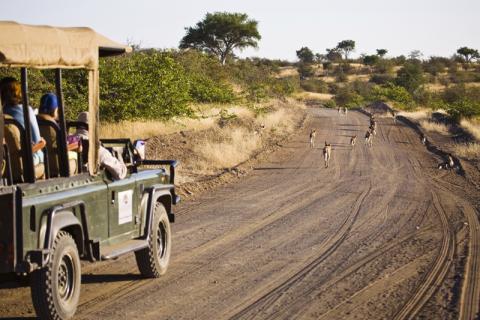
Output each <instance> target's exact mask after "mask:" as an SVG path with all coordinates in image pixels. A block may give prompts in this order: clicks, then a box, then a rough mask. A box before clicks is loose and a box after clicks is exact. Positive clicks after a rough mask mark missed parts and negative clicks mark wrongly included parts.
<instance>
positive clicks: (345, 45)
mask: <svg viewBox="0 0 480 320" xmlns="http://www.w3.org/2000/svg"><path fill="white" fill-rule="evenodd" d="M337 49H338V51H340V52H342V53H343V55H344V56H345V60H348V55H349V54H350V52H352V51H353V50H355V41H353V40H342V41H340V42H339V43H338V44H337Z"/></svg>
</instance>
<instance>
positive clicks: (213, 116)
mask: <svg viewBox="0 0 480 320" xmlns="http://www.w3.org/2000/svg"><path fill="white" fill-rule="evenodd" d="M194 110H196V116H197V117H196V118H174V119H171V120H170V121H122V122H119V123H102V124H101V126H100V138H125V137H129V138H130V139H132V140H134V139H141V138H143V139H146V138H150V137H153V136H158V135H164V134H171V133H175V132H180V131H182V130H193V131H200V130H206V129H209V128H212V127H214V126H215V125H216V122H217V120H218V118H219V117H220V113H221V111H222V110H226V111H227V113H228V114H234V115H236V116H237V117H239V118H247V119H248V118H253V117H254V113H253V112H252V111H251V110H250V109H248V108H246V107H243V106H236V105H233V106H218V105H212V104H204V105H196V106H194Z"/></svg>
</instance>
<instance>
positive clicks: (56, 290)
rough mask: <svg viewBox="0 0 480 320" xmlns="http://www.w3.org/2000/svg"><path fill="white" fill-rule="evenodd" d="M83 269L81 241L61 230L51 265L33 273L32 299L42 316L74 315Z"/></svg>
mask: <svg viewBox="0 0 480 320" xmlns="http://www.w3.org/2000/svg"><path fill="white" fill-rule="evenodd" d="M80 284H81V270H80V257H79V255H78V250H77V245H76V244H75V241H74V240H73V238H72V236H71V235H70V234H69V233H68V232H65V231H60V232H59V233H58V234H57V236H56V238H55V242H54V243H53V250H52V255H51V257H50V261H49V262H48V264H47V266H46V267H45V268H43V269H40V270H36V271H34V272H33V273H32V275H31V285H30V286H31V292H32V301H33V306H34V307H35V311H36V313H37V315H38V317H39V318H40V319H54V320H58V319H62V320H63V319H70V318H72V317H73V315H74V314H75V311H76V310H77V304H78V300H79V298H80Z"/></svg>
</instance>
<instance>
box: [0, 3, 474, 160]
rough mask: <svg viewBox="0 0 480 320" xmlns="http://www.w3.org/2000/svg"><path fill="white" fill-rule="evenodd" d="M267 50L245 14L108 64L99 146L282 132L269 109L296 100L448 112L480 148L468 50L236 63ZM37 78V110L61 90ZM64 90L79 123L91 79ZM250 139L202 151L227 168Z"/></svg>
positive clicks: (350, 48) (440, 128) (285, 118)
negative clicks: (229, 126) (238, 121)
mask: <svg viewBox="0 0 480 320" xmlns="http://www.w3.org/2000/svg"><path fill="white" fill-rule="evenodd" d="M259 40H261V35H260V33H259V31H258V22H257V21H256V20H254V19H251V18H250V17H248V16H247V15H246V14H242V13H227V12H215V13H208V14H206V15H205V16H204V17H203V18H202V19H201V20H200V21H198V22H197V23H196V24H194V25H193V26H190V27H187V28H185V36H184V37H183V38H182V39H179V49H168V50H164V49H144V48H141V46H140V45H133V46H132V47H133V48H134V52H133V53H131V54H128V55H123V56H119V57H115V58H110V59H105V60H103V59H101V61H100V76H101V77H100V78H101V85H100V88H101V91H100V119H101V120H102V127H101V136H102V137H118V136H130V137H131V138H148V137H153V136H156V135H162V134H163V135H165V134H172V133H175V132H180V131H185V130H190V131H202V130H203V131H205V130H210V129H211V128H212V127H214V126H215V125H217V122H218V121H217V120H218V119H224V120H225V119H226V118H228V116H229V115H231V116H232V117H238V115H237V114H236V113H235V112H234V111H232V110H234V109H237V110H244V111H242V112H245V110H247V111H248V112H249V114H250V115H251V116H252V117H253V119H257V120H258V119H260V118H261V117H262V116H267V115H268V114H269V113H270V112H276V117H279V118H282V119H281V122H282V123H284V122H289V121H290V120H289V119H291V118H292V114H293V113H292V112H283V111H278V110H263V109H262V108H263V107H262V106H264V105H265V104H268V103H269V102H272V101H273V102H275V103H280V102H282V101H286V100H287V99H289V98H293V99H296V100H297V101H300V102H302V103H305V104H311V103H315V104H321V105H323V106H325V107H331V108H336V107H347V108H354V107H359V106H364V105H367V104H369V103H372V102H378V101H382V102H387V103H389V104H390V105H392V106H393V107H394V108H395V109H397V110H400V111H403V112H408V115H409V116H413V115H415V113H413V112H416V111H417V110H426V113H427V114H429V115H430V114H431V111H433V110H444V111H445V112H446V114H447V117H448V118H449V119H450V121H451V123H452V124H455V125H456V126H459V127H461V128H463V129H464V130H466V131H468V132H470V133H471V135H472V136H473V137H476V139H477V141H478V139H479V135H480V134H479V128H478V127H479V121H480V120H479V119H480V63H479V60H480V55H479V53H478V50H476V49H473V48H469V47H461V48H458V50H457V51H456V52H453V54H452V56H450V57H438V56H434V57H424V56H423V54H422V53H421V52H420V51H418V50H414V51H412V52H411V53H410V54H409V55H408V56H403V55H402V56H397V57H393V56H389V55H388V49H385V48H379V49H377V50H375V52H373V53H368V54H360V55H359V56H358V57H357V58H352V53H353V52H355V50H356V42H355V41H354V40H351V39H345V40H342V41H339V42H338V43H337V45H336V46H335V47H333V48H332V47H331V48H327V49H326V50H325V52H324V53H315V52H313V51H312V50H311V49H310V48H308V47H307V46H304V47H301V48H300V49H299V50H297V51H296V55H297V58H298V61H296V62H288V61H280V60H270V59H263V58H246V59H242V58H239V57H238V56H236V53H237V52H239V51H241V50H242V49H245V48H248V47H257V46H258V41H259ZM29 72H30V74H29V86H30V89H31V90H30V92H31V96H30V102H31V105H32V106H33V107H37V106H38V103H39V99H40V96H41V95H42V94H43V93H45V92H48V91H53V90H54V74H53V72H52V71H51V70H46V71H42V70H30V71H29ZM4 76H14V77H17V78H19V74H18V70H14V69H9V68H1V69H0V77H4ZM63 81H64V84H63V87H64V96H65V105H66V106H67V108H66V111H67V119H69V120H75V119H76V116H77V114H78V113H79V112H81V111H84V110H86V108H87V74H86V73H85V72H84V71H79V70H65V71H64V79H63ZM289 101H291V100H289ZM262 112H263V113H262ZM282 112H283V113H282ZM421 112H424V111H421ZM257 120H255V121H257ZM222 121H223V120H222ZM258 121H260V120H258ZM418 121H419V123H420V124H421V126H422V127H423V128H424V129H425V130H427V131H430V132H437V133H440V134H444V135H447V134H449V125H448V124H445V123H438V122H437V121H432V119H431V118H429V117H422V118H421V119H418ZM250 129H251V128H250ZM250 129H248V128H247V131H242V130H241V129H239V128H235V130H233V131H232V132H229V133H225V134H223V133H222V134H223V136H224V137H226V138H225V139H224V140H223V141H216V142H212V143H211V144H204V145H203V146H202V148H201V151H200V147H198V148H197V149H198V150H197V151H198V152H200V153H202V154H203V155H204V156H205V155H206V154H207V153H208V154H211V155H212V156H213V155H214V154H216V153H217V152H216V151H215V150H217V149H218V150H220V149H223V150H229V151H228V152H226V153H228V154H232V157H233V158H234V159H235V160H232V161H229V160H228V159H227V158H226V157H225V156H223V157H222V155H221V152H220V153H219V154H220V155H219V159H218V160H215V159H210V160H211V161H210V160H209V161H210V162H211V163H220V162H221V161H224V162H225V163H222V164H221V165H220V166H224V165H226V164H227V163H228V164H232V163H237V162H238V161H239V160H238V159H240V158H242V157H243V156H238V155H234V154H235V151H233V150H230V149H229V147H227V146H226V145H225V143H227V142H228V141H230V142H229V143H230V145H235V146H240V147H239V148H241V149H242V150H246V153H247V154H249V153H251V152H250V151H248V150H254V149H255V148H256V147H258V145H259V142H258V141H257V140H258V139H257V137H254V136H250V135H251V134H252V132H250V131H248V130H250ZM242 136H243V137H244V139H241V138H240V137H242ZM244 140H248V145H244V144H245V143H246V142H245V141H244ZM195 152H196V151H195ZM220 160H221V161H220Z"/></svg>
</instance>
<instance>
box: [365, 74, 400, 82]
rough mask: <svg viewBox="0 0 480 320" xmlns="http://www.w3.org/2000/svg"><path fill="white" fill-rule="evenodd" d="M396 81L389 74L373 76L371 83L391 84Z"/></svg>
mask: <svg viewBox="0 0 480 320" xmlns="http://www.w3.org/2000/svg"><path fill="white" fill-rule="evenodd" d="M394 80H395V78H394V77H392V76H391V75H389V74H373V75H372V76H371V77H370V80H369V81H370V82H372V83H375V84H387V83H389V82H393V81H394Z"/></svg>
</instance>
